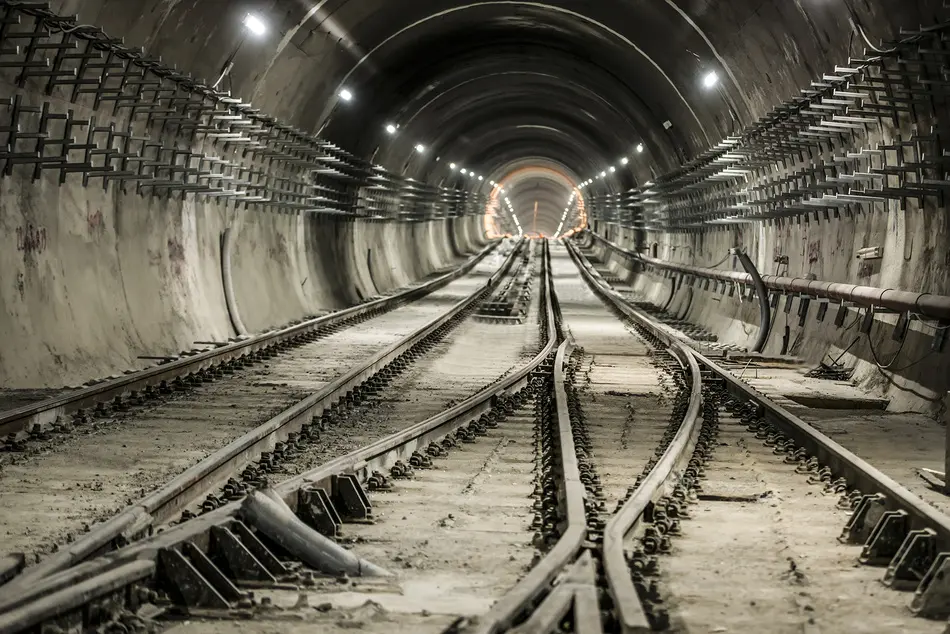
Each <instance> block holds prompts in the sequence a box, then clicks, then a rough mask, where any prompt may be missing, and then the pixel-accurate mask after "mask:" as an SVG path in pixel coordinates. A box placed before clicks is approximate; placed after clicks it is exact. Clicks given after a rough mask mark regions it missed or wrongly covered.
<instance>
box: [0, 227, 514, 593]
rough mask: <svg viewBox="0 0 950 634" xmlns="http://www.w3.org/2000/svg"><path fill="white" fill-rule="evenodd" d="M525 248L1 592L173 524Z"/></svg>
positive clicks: (499, 275)
mask: <svg viewBox="0 0 950 634" xmlns="http://www.w3.org/2000/svg"><path fill="white" fill-rule="evenodd" d="M525 244H526V241H522V242H520V243H519V244H518V245H517V247H516V248H514V249H512V251H511V253H510V254H509V255H508V257H507V258H506V260H505V262H504V263H503V264H502V266H501V267H500V268H499V269H498V270H497V271H496V272H495V273H494V274H492V275H491V276H490V277H489V278H488V281H487V282H486V283H485V284H484V285H483V286H482V287H481V288H479V289H478V290H476V291H475V292H474V293H472V294H471V295H469V296H468V297H466V298H465V299H463V300H461V301H459V302H458V303H456V304H455V305H454V306H452V307H451V308H450V309H449V310H448V311H446V312H444V313H442V314H441V315H440V316H438V317H436V318H435V319H433V320H431V321H429V322H428V323H426V324H425V325H423V326H421V327H420V328H418V329H416V330H415V331H413V332H411V333H410V334H408V335H406V336H405V337H403V338H402V339H400V340H399V341H397V342H395V343H394V344H392V345H390V346H389V347H387V348H386V349H384V350H382V351H380V352H378V353H376V354H375V355H373V356H372V357H371V358H370V359H369V360H367V361H365V362H363V363H360V364H359V365H357V366H355V367H353V368H351V369H350V370H348V371H347V372H346V373H345V374H343V375H342V376H340V377H338V378H336V379H334V380H333V381H332V382H330V383H328V384H327V385H325V386H323V387H322V388H321V389H320V390H318V391H317V392H315V393H314V394H311V395H310V396H308V397H306V398H304V399H303V400H301V401H298V402H297V403H295V404H294V405H291V406H290V407H289V408H287V409H285V410H284V411H282V412H280V413H279V414H277V415H276V416H274V417H272V418H271V419H270V420H268V421H266V422H264V423H262V424H261V425H259V426H257V427H256V428H254V429H252V430H251V431H249V432H247V433H246V434H244V435H242V436H241V437H239V438H237V439H235V440H234V441H232V442H230V443H229V444H227V445H225V446H224V447H222V448H220V449H218V450H217V451H215V452H214V453H212V454H211V455H210V456H208V457H206V458H205V459H203V460H201V461H200V462H199V463H197V464H196V465H194V466H192V467H190V468H189V469H187V470H186V471H184V472H183V473H181V474H179V475H178V476H176V477H175V478H173V479H172V480H171V481H169V482H168V483H166V484H164V485H163V486H162V487H160V488H159V489H158V490H156V491H154V492H152V493H151V494H149V495H148V496H146V497H145V498H143V499H142V500H139V501H138V502H136V503H134V504H132V505H131V506H129V507H127V508H126V509H125V510H124V511H122V512H120V513H119V514H117V515H115V516H114V517H112V518H110V519H109V520H106V521H105V522H103V523H102V524H100V525H98V526H97V527H95V528H94V529H93V530H92V531H90V532H89V533H87V534H85V535H83V536H82V537H81V538H80V539H78V540H77V541H75V542H73V543H72V544H70V545H69V546H68V547H66V548H63V549H61V550H60V551H59V552H57V553H56V554H54V555H52V556H51V557H48V558H47V559H45V560H44V561H42V562H41V563H39V564H37V565H36V566H34V567H32V568H27V569H26V570H24V571H23V572H22V573H20V575H19V576H17V577H15V578H14V579H13V580H12V581H10V582H9V583H8V584H6V585H5V586H3V587H4V589H5V590H14V591H17V590H20V589H22V588H24V587H29V586H30V585H33V584H35V583H37V581H38V580H40V579H42V578H44V577H46V576H48V575H50V574H52V573H55V572H59V571H61V570H64V569H66V568H69V567H71V566H74V565H76V564H77V563H80V562H82V561H84V560H86V559H88V558H89V557H91V556H95V555H97V554H100V553H101V552H102V551H103V550H106V549H109V548H110V546H114V545H116V542H117V540H120V539H122V540H124V541H130V539H131V538H132V537H134V536H136V535H142V534H147V533H148V532H150V531H151V530H153V529H154V528H155V527H156V526H159V525H161V524H163V523H165V522H167V521H168V520H170V519H172V518H173V517H174V516H175V515H176V514H178V513H180V512H181V511H182V510H183V509H185V508H187V507H188V506H189V505H190V504H192V503H193V502H194V501H195V500H196V499H198V498H199V497H200V496H202V495H205V494H206V493H207V492H208V491H209V490H211V489H213V488H214V487H215V486H217V485H220V484H222V483H223V482H225V481H227V479H228V477H230V476H231V475H232V474H233V473H234V472H235V471H238V470H240V469H241V468H243V467H244V466H245V465H247V464H248V463H249V462H251V461H253V460H254V459H256V458H258V457H260V454H261V452H263V451H269V450H271V449H273V448H274V445H275V444H276V443H277V442H280V441H283V440H285V439H286V438H287V436H288V434H290V433H291V432H297V431H299V430H300V427H301V426H302V425H303V424H304V423H307V422H309V421H310V420H311V419H312V418H313V417H314V416H319V415H320V414H321V413H322V412H323V410H325V409H326V408H328V407H330V406H331V405H332V404H333V403H334V402H336V401H338V400H339V399H340V398H341V397H343V396H345V395H346V394H347V392H349V391H351V390H353V389H354V388H355V387H357V386H358V385H360V384H361V383H363V382H364V381H366V380H367V379H369V378H370V377H372V376H373V375H374V374H375V373H376V372H378V371H379V370H380V369H382V368H383V367H385V366H386V365H388V364H389V363H391V362H392V361H393V360H394V359H395V358H396V357H398V356H399V355H401V354H402V353H403V352H405V351H406V350H408V349H410V348H412V347H413V346H415V345H416V344H417V343H419V342H420V341H421V340H422V339H424V338H426V337H427V336H429V335H430V334H431V333H432V332H434V331H435V330H436V329H438V328H439V327H441V326H442V325H443V324H444V323H446V322H447V321H449V320H450V319H452V318H453V317H455V316H456V315H458V314H459V313H461V312H463V311H464V310H466V309H467V308H469V307H470V306H472V305H473V304H474V303H475V302H476V301H478V300H479V299H480V298H481V297H483V296H484V295H485V294H486V293H489V292H491V291H492V290H493V289H494V288H495V287H496V286H498V284H499V282H500V281H501V280H502V279H504V277H505V275H506V274H507V273H508V270H509V269H510V268H511V266H512V264H513V263H514V262H515V260H516V259H517V257H518V254H519V253H520V251H521V250H522V249H523V248H524V246H525Z"/></svg>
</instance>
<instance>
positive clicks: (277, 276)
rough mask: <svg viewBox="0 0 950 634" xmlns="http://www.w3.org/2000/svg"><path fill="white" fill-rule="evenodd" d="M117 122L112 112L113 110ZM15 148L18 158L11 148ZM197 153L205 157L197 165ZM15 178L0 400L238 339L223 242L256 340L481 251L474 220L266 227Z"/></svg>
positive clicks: (0, 225) (75, 185) (289, 222)
mask: <svg viewBox="0 0 950 634" xmlns="http://www.w3.org/2000/svg"><path fill="white" fill-rule="evenodd" d="M15 77H16V75H15V70H9V69H7V70H4V71H3V73H2V74H0V93H2V94H4V95H16V96H18V97H20V98H21V99H22V103H21V105H23V106H25V107H39V106H40V104H41V103H42V102H43V101H49V102H50V103H52V104H53V108H52V109H53V111H56V112H65V111H66V110H73V111H74V113H75V115H76V116H77V117H84V118H86V119H90V120H91V119H92V118H93V117H96V119H97V123H96V125H97V126H103V125H105V126H108V125H110V124H118V125H117V126H116V127H117V129H122V126H121V124H122V120H121V118H111V117H109V116H108V115H105V114H104V109H102V108H100V109H97V110H94V109H93V108H92V107H91V103H92V98H91V97H88V98H80V100H79V101H78V102H77V103H75V104H73V103H69V102H68V101H67V100H66V99H65V98H64V97H63V94H62V93H60V92H58V91H57V92H56V93H54V95H52V96H47V95H44V94H43V93H42V90H41V86H42V82H41V81H32V80H31V81H30V82H28V83H27V86H26V87H25V88H18V87H17V86H16V85H15V83H14V82H15ZM108 111H109V112H111V108H109V109H108ZM18 149H22V148H18ZM199 151H200V150H199ZM59 178H60V174H59V171H58V170H55V169H54V170H43V171H42V174H41V176H40V178H39V179H38V180H36V181H35V182H34V180H33V166H32V165H30V164H26V165H15V166H13V168H12V172H11V174H10V175H7V176H3V177H0V241H2V247H0V272H2V274H0V280H2V284H0V341H3V346H2V349H0V386H2V387H4V388H26V387H29V388H38V387H62V386H70V385H78V384H80V383H82V382H85V381H88V380H91V379H96V378H102V377H104V376H108V375H112V374H114V373H117V372H122V371H125V370H128V369H132V368H136V367H142V366H144V365H147V364H150V363H152V361H145V360H140V359H139V358H138V357H140V356H162V355H174V354H177V353H178V352H180V351H182V350H188V349H191V348H193V347H194V342H196V341H225V340H227V339H228V338H229V337H232V336H234V335H235V331H234V329H233V326H232V324H231V319H230V317H229V314H228V309H227V305H226V301H225V295H224V290H223V284H222V268H221V236H222V234H223V232H224V231H225V229H227V228H231V230H232V231H233V232H234V239H233V247H232V248H233V251H232V254H231V256H232V257H231V260H232V267H233V286H234V291H235V300H236V303H237V306H238V308H239V311H240V314H241V316H242V318H243V321H244V323H245V325H246V326H247V328H248V330H249V331H250V332H251V333H254V332H260V331H263V330H267V329H269V328H272V327H275V326H279V325H282V324H285V323H288V322H290V321H294V320H299V319H301V318H303V317H305V316H309V315H314V314H318V313H320V312H322V311H325V310H327V309H334V308H340V307H344V306H348V305H351V304H353V303H356V302H359V301H362V300H364V299H366V298H369V297H372V296H374V295H377V294H379V293H381V292H385V291H388V290H391V289H393V288H396V287H400V286H404V285H406V284H408V283H410V282H412V281H414V280H417V279H419V278H421V277H424V276H426V275H428V274H430V273H431V272H433V271H434V270H436V269H441V268H445V267H447V266H450V265H453V264H456V263H458V262H459V261H460V260H461V259H462V258H463V257H464V256H466V255H468V254H471V253H472V252H474V251H476V250H477V249H478V248H480V247H481V246H483V244H484V239H483V237H482V236H483V233H482V232H481V230H480V225H481V219H480V218H479V217H476V216H470V217H464V218H454V219H442V220H432V221H427V222H396V221H376V220H354V219H341V218H338V217H327V216H319V215H315V214H310V213H297V212H293V213H286V212H284V213H279V212H262V211H258V210H255V208H254V207H253V206H252V207H251V208H250V209H245V208H244V207H240V208H239V207H236V206H235V205H234V204H233V203H230V204H229V203H226V202H212V201H210V200H208V199H204V200H197V201H196V200H195V197H194V196H181V195H174V194H173V195H164V194H161V193H157V194H155V195H152V194H151V193H148V192H145V193H143V194H139V193H136V187H135V185H134V184H131V185H128V186H127V187H125V188H124V191H123V187H122V186H121V184H120V182H118V181H113V182H111V183H109V185H108V187H103V183H102V180H101V179H96V178H93V179H91V180H90V182H89V183H88V185H87V186H84V185H83V182H82V175H81V174H80V173H74V174H69V175H67V177H66V182H65V183H64V184H60V182H59Z"/></svg>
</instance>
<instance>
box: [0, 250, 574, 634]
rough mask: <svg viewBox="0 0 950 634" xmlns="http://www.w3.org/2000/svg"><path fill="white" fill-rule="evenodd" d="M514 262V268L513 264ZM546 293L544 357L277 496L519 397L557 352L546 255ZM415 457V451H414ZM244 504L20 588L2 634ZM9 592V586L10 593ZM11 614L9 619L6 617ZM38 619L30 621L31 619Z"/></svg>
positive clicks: (64, 605)
mask: <svg viewBox="0 0 950 634" xmlns="http://www.w3.org/2000/svg"><path fill="white" fill-rule="evenodd" d="M510 261H511V260H510V259H509V263H510ZM542 286H543V289H544V303H543V304H544V305H543V310H542V314H543V319H544V323H545V324H546V325H547V341H546V342H545V343H544V345H543V347H542V348H541V350H540V352H539V353H538V354H537V355H536V356H535V357H534V358H533V359H532V360H531V361H529V362H528V363H526V364H525V365H523V366H522V367H521V368H520V369H519V370H518V371H516V372H514V373H512V374H510V375H508V376H506V377H505V378H503V379H501V380H500V381H498V382H497V383H496V384H494V385H491V386H489V387H487V388H485V389H483V390H481V391H480V392H478V393H477V394H475V395H474V396H471V397H469V398H468V399H466V400H465V401H463V402H461V403H459V404H458V405H456V406H454V407H452V408H451V409H449V410H447V411H445V412H442V413H440V414H438V415H436V416H434V417H432V418H430V419H428V420H426V421H423V422H420V423H417V424H415V425H413V426H411V427H409V428H407V429H406V430H403V431H401V432H398V433H396V434H393V435H391V436H389V437H387V438H384V439H382V440H380V441H377V442H375V443H372V444H371V445H368V446H366V447H363V448H361V449H359V450H357V451H355V452H352V453H351V454H348V455H347V456H343V457H341V458H338V459H336V460H334V461H331V462H330V463H326V464H324V465H322V466H320V467H318V468H316V469H313V470H311V471H309V472H307V473H304V474H301V475H298V476H295V477H294V478H291V479H288V480H287V481H285V482H283V483H281V484H279V485H278V486H277V487H276V491H277V492H278V494H279V495H280V497H281V498H283V499H284V501H285V502H287V504H288V505H289V506H291V507H292V508H296V506H297V499H296V498H297V495H298V493H299V492H300V491H301V490H302V489H307V488H309V487H312V486H319V485H320V484H321V483H323V482H326V480H327V478H328V477H329V476H331V475H342V474H345V473H351V474H356V475H357V476H358V477H359V476H360V475H361V474H363V475H365V474H366V473H367V472H369V471H371V470H372V468H373V467H376V468H382V467H385V466H389V465H392V464H394V463H395V462H396V461H397V460H400V459H402V457H404V456H405V455H407V447H408V446H412V444H413V443H415V446H421V445H420V443H419V439H420V438H423V437H425V438H437V437H444V436H446V435H447V434H450V433H452V432H453V431H454V430H456V429H458V428H460V427H461V426H463V425H464V424H465V423H467V422H470V421H472V420H475V419H477V418H478V417H479V416H480V415H481V414H482V413H484V412H485V411H487V410H488V409H490V408H491V405H492V402H493V400H494V399H495V398H496V397H497V396H499V395H502V394H506V393H513V392H516V391H518V390H520V389H522V388H524V387H527V385H528V382H529V381H530V379H531V374H532V372H534V371H535V370H536V369H537V368H538V367H539V366H541V364H543V363H544V361H545V360H547V359H548V358H550V356H551V353H552V352H553V351H554V350H555V347H556V346H557V339H558V334H557V329H556V327H555V324H556V315H555V308H554V298H553V285H552V282H551V276H550V264H549V262H548V253H547V250H545V255H544V267H543V273H542ZM408 453H411V450H410V451H408ZM240 508H241V504H240V502H231V503H228V504H226V505H224V506H222V507H220V508H218V509H216V510H214V511H211V512H209V513H206V514H204V515H201V516H199V517H197V518H195V519H193V520H190V521H188V522H184V523H181V524H178V525H175V526H171V527H169V528H168V529H167V530H165V531H163V532H161V533H157V534H154V535H152V536H150V537H146V538H143V539H142V540H140V541H137V542H135V543H133V544H130V545H128V546H125V547H123V548H120V549H118V550H115V551H113V552H110V553H107V554H104V555H102V556H100V557H98V558H96V559H94V560H90V561H87V562H86V563H82V564H80V565H78V566H75V567H72V568H67V569H61V570H60V571H59V572H56V573H53V574H50V575H49V576H47V577H45V578H42V579H39V580H37V582H36V583H34V584H30V585H29V586H27V587H23V588H19V589H18V593H16V596H11V597H9V598H8V599H7V600H6V601H5V602H4V607H2V608H0V615H2V616H3V619H4V620H3V621H2V623H6V624H9V627H7V628H0V634H12V633H14V632H21V631H24V630H27V629H29V628H31V627H34V626H35V625H36V624H37V623H38V622H40V621H39V620H36V617H35V612H34V611H33V610H32V606H34V605H36V604H37V602H40V601H44V600H46V599H47V598H49V597H53V596H55V597H56V601H55V602H52V601H50V603H52V605H48V607H47V610H46V612H45V613H44V614H45V616H44V617H43V618H54V617H56V616H58V615H61V614H63V613H65V612H67V611H69V610H72V609H75V607H74V606H76V605H78V604H79V603H81V598H82V597H81V596H80V595H81V593H82V592H89V588H98V587H99V583H100V582H101V583H112V577H110V573H111V571H113V570H115V569H117V568H119V567H122V566H125V565H127V564H129V563H131V562H136V561H148V562H154V561H155V560H156V559H157V557H158V554H159V551H160V550H162V549H164V548H169V547H173V546H176V545H179V544H182V543H184V542H189V541H190V542H192V543H194V544H206V543H207V539H205V537H206V535H207V533H208V532H209V531H210V529H211V528H212V527H215V526H220V525H224V524H227V523H229V522H231V521H233V520H235V519H237V518H238V517H239V516H240ZM7 588H9V586H4V589H5V590H6V589H7ZM3 610H6V613H4V612H3ZM30 615H34V616H32V617H31V618H30V619H27V617H30Z"/></svg>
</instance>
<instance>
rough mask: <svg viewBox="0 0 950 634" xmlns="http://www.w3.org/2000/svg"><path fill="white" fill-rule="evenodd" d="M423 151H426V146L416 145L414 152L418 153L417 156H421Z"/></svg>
mask: <svg viewBox="0 0 950 634" xmlns="http://www.w3.org/2000/svg"><path fill="white" fill-rule="evenodd" d="M425 151H426V146H424V145H422V144H421V143H417V144H416V152H418V153H419V154H422V153H423V152H425Z"/></svg>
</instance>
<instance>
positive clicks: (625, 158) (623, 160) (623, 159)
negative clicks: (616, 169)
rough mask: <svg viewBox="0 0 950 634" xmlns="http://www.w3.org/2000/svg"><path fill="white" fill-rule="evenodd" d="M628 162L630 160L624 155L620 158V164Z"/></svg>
mask: <svg viewBox="0 0 950 634" xmlns="http://www.w3.org/2000/svg"><path fill="white" fill-rule="evenodd" d="M629 162H630V159H628V158H627V157H626V156H625V157H623V158H622V159H620V164H621V165H626V164H627V163H629Z"/></svg>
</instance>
